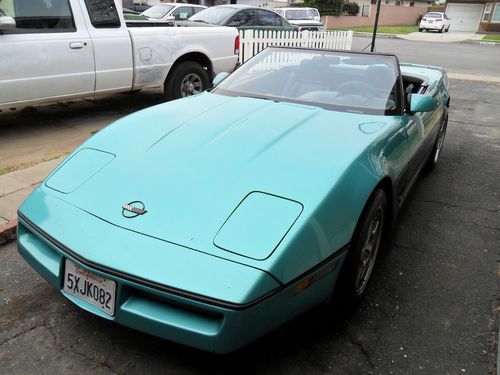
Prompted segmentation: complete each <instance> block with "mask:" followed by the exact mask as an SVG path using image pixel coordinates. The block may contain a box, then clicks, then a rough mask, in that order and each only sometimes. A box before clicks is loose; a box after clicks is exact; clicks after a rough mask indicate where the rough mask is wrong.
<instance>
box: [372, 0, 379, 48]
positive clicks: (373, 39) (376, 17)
mask: <svg viewBox="0 0 500 375" xmlns="http://www.w3.org/2000/svg"><path fill="white" fill-rule="evenodd" d="M381 3H382V0H377V14H375V25H374V26H373V36H372V48H371V52H374V51H375V38H376V37H377V29H378V17H379V15H380V4H381Z"/></svg>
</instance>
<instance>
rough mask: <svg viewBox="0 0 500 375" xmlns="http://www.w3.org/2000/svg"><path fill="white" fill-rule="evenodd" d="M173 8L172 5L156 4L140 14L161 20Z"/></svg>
mask: <svg viewBox="0 0 500 375" xmlns="http://www.w3.org/2000/svg"><path fill="white" fill-rule="evenodd" d="M173 8H174V6H173V5H164V4H158V5H154V6H152V7H151V8H149V9H146V10H145V11H144V12H142V14H143V15H144V16H146V17H149V18H156V19H161V18H163V17H165V16H166V15H167V13H168V12H170V11H171V10H172V9H173Z"/></svg>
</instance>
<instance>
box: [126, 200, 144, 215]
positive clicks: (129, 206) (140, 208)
mask: <svg viewBox="0 0 500 375" xmlns="http://www.w3.org/2000/svg"><path fill="white" fill-rule="evenodd" d="M146 212H147V211H146V207H145V206H144V203H142V202H141V201H133V202H129V203H125V204H124V205H123V206H122V215H123V216H124V217H126V218H127V219H132V218H134V217H137V216H139V215H144V214H145V213H146Z"/></svg>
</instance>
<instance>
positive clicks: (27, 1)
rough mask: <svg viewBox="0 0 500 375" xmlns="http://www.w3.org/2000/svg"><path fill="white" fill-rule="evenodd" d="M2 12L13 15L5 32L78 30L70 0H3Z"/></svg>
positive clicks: (0, 7)
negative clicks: (10, 24)
mask: <svg viewBox="0 0 500 375" xmlns="http://www.w3.org/2000/svg"><path fill="white" fill-rule="evenodd" d="M0 14H2V15H5V16H8V17H12V18H13V22H12V23H13V24H12V26H11V27H9V28H8V29H4V30H2V32H4V33H9V34H20V33H30V34H33V33H56V32H72V31H76V27H75V21H74V19H73V14H72V12H71V7H70V5H69V0H3V1H0Z"/></svg>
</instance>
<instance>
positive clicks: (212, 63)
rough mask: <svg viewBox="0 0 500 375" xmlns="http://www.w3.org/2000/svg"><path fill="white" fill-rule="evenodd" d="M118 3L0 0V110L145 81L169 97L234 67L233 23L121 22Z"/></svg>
mask: <svg viewBox="0 0 500 375" xmlns="http://www.w3.org/2000/svg"><path fill="white" fill-rule="evenodd" d="M118 1H121V0H99V1H89V0H58V1H52V2H51V3H50V4H51V5H52V6H50V7H49V6H47V2H46V1H45V0H2V1H1V2H0V8H1V9H2V11H3V12H2V13H3V14H4V15H0V110H2V109H7V108H13V107H16V108H19V107H24V106H27V105H34V104H38V103H45V102H54V101H59V100H67V99H73V98H82V97H89V96H95V95H98V94H109V93H114V92H126V91H135V90H141V89H144V88H150V87H164V90H165V96H166V98H167V99H175V98H179V97H183V96H188V95H192V94H195V93H197V92H200V91H203V90H205V89H207V88H208V87H210V86H211V81H212V79H213V78H214V77H215V75H216V74H218V73H220V72H230V71H233V70H234V69H235V67H236V63H237V61H238V48H239V36H238V31H237V30H236V29H234V28H230V27H220V26H211V27H182V28H180V27H173V26H170V27H168V26H163V24H162V23H161V22H160V23H158V24H156V25H153V24H151V23H148V22H144V23H142V24H141V23H140V22H135V23H134V24H133V26H127V25H126V23H125V20H124V18H123V13H122V12H121V11H120V9H121V4H120V3H118ZM165 25H167V23H165Z"/></svg>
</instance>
